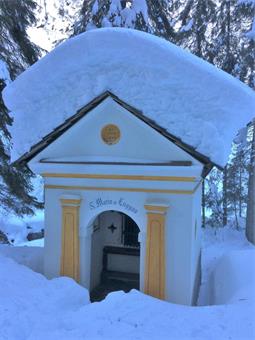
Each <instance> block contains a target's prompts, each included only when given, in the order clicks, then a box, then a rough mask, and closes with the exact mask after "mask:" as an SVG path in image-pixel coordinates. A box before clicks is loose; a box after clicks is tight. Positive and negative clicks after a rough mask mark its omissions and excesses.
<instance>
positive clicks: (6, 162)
mask: <svg viewBox="0 0 255 340" xmlns="http://www.w3.org/2000/svg"><path fill="white" fill-rule="evenodd" d="M35 7H36V4H35V2H34V1H32V0H12V1H8V0H1V1H0V46H1V48H0V129H1V134H0V190H1V191H0V204H1V208H2V209H3V210H5V211H8V212H14V213H16V214H18V215H23V214H31V213H32V212H33V209H34V208H37V207H41V204H40V203H38V202H37V200H36V198H35V197H33V196H32V195H31V192H32V189H33V188H32V184H31V178H32V177H33V174H32V173H31V171H30V170H29V169H28V168H26V167H21V166H16V167H15V166H13V165H10V155H9V154H10V146H11V136H10V133H9V131H8V127H9V126H10V125H11V124H12V119H11V118H10V116H9V115H8V110H7V108H6V107H5V105H4V103H3V99H2V91H3V89H4V87H5V86H6V85H7V84H8V82H10V81H11V78H12V79H14V78H15V77H16V76H17V75H18V74H19V73H20V72H22V71H24V70H25V68H26V67H28V66H29V65H31V64H32V63H34V62H35V61H36V60H37V59H38V55H39V49H38V48H37V47H36V46H35V45H33V44H32V43H31V42H30V41H29V38H28V36H27V33H26V29H27V27H28V25H30V24H32V23H33V22H34V20H35V18H34V14H33V11H34V9H35ZM7 65H8V66H7ZM9 72H10V74H11V76H9Z"/></svg>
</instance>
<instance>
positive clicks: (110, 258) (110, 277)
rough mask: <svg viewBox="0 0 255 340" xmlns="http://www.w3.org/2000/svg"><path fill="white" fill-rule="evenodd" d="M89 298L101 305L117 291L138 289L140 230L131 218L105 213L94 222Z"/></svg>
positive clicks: (119, 214) (113, 212)
mask: <svg viewBox="0 0 255 340" xmlns="http://www.w3.org/2000/svg"><path fill="white" fill-rule="evenodd" d="M92 228H93V231H92V235H91V263H90V297H91V300H92V301H100V300H102V299H104V298H105V296H106V295H107V294H108V293H110V292H112V291H117V290H124V291H125V292H128V291H130V290H131V289H133V288H135V289H139V279H140V243H139V240H138V234H139V231H140V230H139V227H138V226H137V224H136V223H135V221H134V220H133V219H132V218H130V217H129V216H128V215H126V214H124V213H122V212H119V211H113V210H111V211H105V212H102V213H101V214H99V215H98V216H97V217H96V218H95V220H94V222H93V226H92Z"/></svg>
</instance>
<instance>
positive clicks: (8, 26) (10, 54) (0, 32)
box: [0, 0, 40, 78]
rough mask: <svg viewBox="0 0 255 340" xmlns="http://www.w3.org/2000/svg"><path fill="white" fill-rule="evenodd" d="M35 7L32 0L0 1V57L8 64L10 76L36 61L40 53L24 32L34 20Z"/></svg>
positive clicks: (15, 74)
mask: <svg viewBox="0 0 255 340" xmlns="http://www.w3.org/2000/svg"><path fill="white" fill-rule="evenodd" d="M35 8H36V4H35V2H34V1H32V0H12V1H9V0H1V1H0V23H1V24H0V45H1V50H0V58H1V59H2V60H4V61H5V62H6V63H7V64H8V67H9V70H10V73H11V77H12V78H13V77H15V76H17V75H18V74H19V73H20V72H22V71H24V70H25V69H26V68H27V67H28V66H29V65H31V64H33V63H34V62H36V61H37V60H38V56H39V55H40V51H39V49H38V48H37V46H36V45H34V44H33V43H31V42H30V40H29V38H28V35H27V32H26V30H27V28H28V27H29V25H32V24H33V23H34V22H35V16H34V10H35Z"/></svg>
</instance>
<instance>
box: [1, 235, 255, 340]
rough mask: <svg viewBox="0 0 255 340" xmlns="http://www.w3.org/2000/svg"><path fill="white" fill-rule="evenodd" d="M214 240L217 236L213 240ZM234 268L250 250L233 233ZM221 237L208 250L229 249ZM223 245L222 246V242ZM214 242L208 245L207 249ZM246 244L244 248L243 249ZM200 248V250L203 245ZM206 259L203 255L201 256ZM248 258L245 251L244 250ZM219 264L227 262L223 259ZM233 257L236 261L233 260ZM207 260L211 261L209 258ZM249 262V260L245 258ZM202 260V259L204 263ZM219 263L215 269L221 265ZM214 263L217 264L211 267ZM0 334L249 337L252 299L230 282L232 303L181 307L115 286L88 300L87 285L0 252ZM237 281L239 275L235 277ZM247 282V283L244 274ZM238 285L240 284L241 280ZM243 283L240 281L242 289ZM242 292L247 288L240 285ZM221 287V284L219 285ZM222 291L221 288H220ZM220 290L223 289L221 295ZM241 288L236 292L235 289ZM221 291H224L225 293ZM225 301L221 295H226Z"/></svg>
mask: <svg viewBox="0 0 255 340" xmlns="http://www.w3.org/2000/svg"><path fill="white" fill-rule="evenodd" d="M239 238H240V235H239ZM217 244H218V242H217ZM233 244H234V247H236V248H237V249H238V247H240V246H241V248H242V247H244V250H242V249H241V250H240V251H238V250H237V249H236V258H237V259H238V266H237V268H236V274H237V275H238V269H239V270H240V274H242V273H243V269H242V268H246V269H249V270H250V273H251V274H252V273H254V269H255V268H254V266H252V265H251V267H250V268H249V267H248V266H247V265H246V263H247V260H248V259H247V256H246V255H247V254H246V251H250V249H252V251H254V247H251V248H250V247H249V244H248V243H247V242H246V243H245V244H243V240H242V239H241V240H240V239H239V242H238V241H237V239H235V242H233ZM233 244H232V245H231V244H228V240H227V239H225V241H224V242H221V246H222V247H221V248H220V247H219V245H218V246H215V245H214V246H213V245H211V247H210V254H211V255H212V254H214V256H213V258H215V257H216V258H217V256H218V257H219V256H220V254H218V250H219V253H220V249H221V251H224V249H225V251H229V250H230V249H232V248H233ZM223 245H224V246H223ZM212 247H214V251H213V250H212V249H211V248H212ZM245 249H246V250H245ZM205 252H206V250H205ZM205 258H207V259H210V256H209V257H205ZM249 259H251V257H250V256H249ZM223 262H224V265H223V267H225V270H226V268H228V264H229V263H228V262H227V263H226V262H225V261H223ZM234 262H236V261H234ZM210 263H211V264H212V263H213V261H210ZM250 264H251V263H250ZM204 265H205V263H204ZM223 267H222V268H221V270H220V271H221V272H222V270H223V272H224V268H223ZM215 268H216V269H217V265H216V267H215ZM219 279H220V280H226V279H227V277H226V275H224V276H223V277H220V278H219ZM0 280H1V285H0V294H1V303H0V339H8V340H23V339H24V340H35V339H36V340H45V339H47V340H56V339H65V340H67V339H69V340H74V339H75V340H79V339H88V340H92V339H93V340H94V339H96V340H99V339H102V340H103V339H104V340H106V339H107V340H108V339H111V340H115V339H116V340H119V339H123V340H132V339H136V340H148V339H150V340H164V339H165V340H166V339H167V340H170V339H176V340H177V339H178V340H179V339H182V340H184V339H186V340H187V339H199V340H205V339H206V340H215V339H220V340H227V339H228V340H229V339H232V340H241V339H242V340H245V339H246V340H251V339H254V338H255V320H254V317H253V316H254V307H255V306H254V303H253V301H252V298H251V296H248V295H247V294H246V296H247V297H248V298H247V299H245V300H244V299H240V298H238V297H243V296H244V295H243V291H242V292H240V291H239V285H237V286H236V294H234V295H235V300H234V303H233V304H223V305H219V306H207V307H187V306H181V305H174V304H171V303H167V302H164V301H160V300H157V299H154V298H152V297H149V296H146V295H144V294H142V293H139V292H137V291H131V292H130V293H129V294H125V293H123V292H115V293H112V294H109V295H108V297H107V298H106V299H105V300H104V301H102V302H100V303H93V304H88V295H87V291H86V290H85V289H84V288H82V287H80V286H78V285H77V284H76V283H75V282H74V281H73V280H71V279H68V278H60V279H55V280H51V281H48V280H46V279H45V278H44V277H43V276H42V275H40V274H37V273H34V272H32V271H31V270H29V269H28V268H26V267H24V266H21V265H18V264H17V263H15V262H13V261H12V260H11V259H8V258H5V257H3V256H1V255H0ZM241 281H242V280H241ZM239 282H240V281H239ZM247 283H248V284H252V282H251V280H248V282H247ZM241 286H242V285H241ZM243 289H246V285H244V286H242V290H243ZM246 292H247V290H246ZM222 293H224V290H223V291H222ZM225 293H226V292H225ZM225 293H224V295H225ZM240 293H241V294H240ZM225 296H226V297H227V295H225ZM227 300H228V301H229V299H228V298H227V299H226V301H227Z"/></svg>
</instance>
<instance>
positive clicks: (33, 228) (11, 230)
mask: <svg viewBox="0 0 255 340" xmlns="http://www.w3.org/2000/svg"><path fill="white" fill-rule="evenodd" d="M42 229H44V211H43V210H36V211H35V215H34V216H23V217H17V216H15V215H11V214H9V215H8V214H5V213H4V212H3V211H1V212H0V230H1V231H2V232H4V233H5V235H6V236H7V238H8V240H9V242H10V243H12V244H14V245H21V244H24V243H26V242H27V235H28V234H29V233H34V232H40V231H41V230H42Z"/></svg>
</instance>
